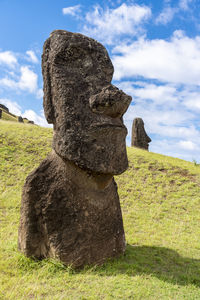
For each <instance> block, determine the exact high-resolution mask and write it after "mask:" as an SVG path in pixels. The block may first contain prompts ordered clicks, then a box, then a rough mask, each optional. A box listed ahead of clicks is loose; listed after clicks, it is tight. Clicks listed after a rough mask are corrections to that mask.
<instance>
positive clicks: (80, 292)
mask: <svg viewBox="0 0 200 300" xmlns="http://www.w3.org/2000/svg"><path fill="white" fill-rule="evenodd" d="M51 139H52V131H51V129H47V128H41V127H36V126H28V125H25V124H18V123H13V122H6V121H0V191H2V193H1V195H0V241H1V242H0V299H15V300H16V299H20V300H21V299H59V300H60V299H134V300H135V299H153V300H154V299H200V222H199V221H200V196H199V191H200V166H195V165H194V164H192V163H189V162H185V161H182V160H178V159H174V158H171V157H166V156H163V155H158V154H154V153H148V152H146V151H142V150H139V149H133V148H129V149H128V155H129V161H130V163H129V165H130V166H129V169H128V171H127V172H125V173H124V174H123V175H121V176H118V177H117V178H116V181H117V183H118V186H119V195H120V199H121V205H122V211H123V219H124V226H125V232H126V240H127V244H128V245H127V250H126V253H125V256H122V257H120V258H119V259H116V260H113V261H109V262H107V263H106V264H105V265H103V266H101V267H87V268H85V270H82V271H80V272H75V271H73V270H71V269H70V268H65V267H63V266H62V264H60V263H59V262H56V261H54V260H44V261H41V262H37V261H33V260H31V259H27V258H26V257H24V256H23V255H22V254H20V253H19V252H18V251H17V229H18V223H19V209H20V195H21V188H22V185H23V182H24V180H25V177H26V176H27V174H28V173H29V172H30V171H31V169H33V168H34V167H35V166H37V165H38V164H39V162H40V161H41V160H42V159H43V158H44V157H45V156H46V154H47V153H48V152H49V151H50V144H51Z"/></svg>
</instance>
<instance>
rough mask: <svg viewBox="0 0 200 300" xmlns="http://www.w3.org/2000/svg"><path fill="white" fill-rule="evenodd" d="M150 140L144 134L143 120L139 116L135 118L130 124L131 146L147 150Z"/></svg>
mask: <svg viewBox="0 0 200 300" xmlns="http://www.w3.org/2000/svg"><path fill="white" fill-rule="evenodd" d="M150 142H151V139H150V137H149V136H148V135H147V134H146V131H145V129H144V122H143V120H142V119H141V118H135V119H134V120H133V125H132V140H131V146H132V147H138V148H141V149H145V150H148V149H149V143H150Z"/></svg>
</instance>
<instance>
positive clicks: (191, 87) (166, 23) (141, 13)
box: [0, 0, 200, 162]
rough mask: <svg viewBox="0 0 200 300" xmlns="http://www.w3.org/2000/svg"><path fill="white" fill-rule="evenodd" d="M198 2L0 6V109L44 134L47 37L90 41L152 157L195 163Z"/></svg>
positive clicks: (199, 107)
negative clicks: (66, 34)
mask: <svg viewBox="0 0 200 300" xmlns="http://www.w3.org/2000/svg"><path fill="white" fill-rule="evenodd" d="M199 20H200V1H199V0H173V1H170V0H163V1H156V0H151V1H147V0H144V1H139V0H138V1H120V0H118V1H113V0H107V1H94V0H86V1H76V0H74V1H67V0H66V1H64V0H59V1H50V0H48V1H47V0H42V1H41V0H40V1H39V0H34V1H33V0H29V1H27V0H26V1H25V0H12V1H11V0H0V28H1V35H0V103H2V104H5V105H7V106H8V107H9V109H10V111H11V112H13V113H15V114H17V115H22V116H24V117H27V118H29V119H31V120H34V121H35V122H36V123H37V124H39V125H41V126H47V123H46V120H45V118H44V115H43V108H42V94H43V93H42V76H41V54H42V46H43V43H44V41H45V40H46V39H47V38H48V37H49V34H50V33H51V31H53V30H55V29H64V30H68V31H72V32H80V33H83V34H86V35H88V36H90V37H93V38H95V39H97V40H98V41H100V42H101V43H103V45H104V46H105V47H106V48H107V50H108V52H109V54H110V57H111V59H112V62H113V64H114V68H115V73H114V77H113V83H114V84H115V85H116V86H118V87H119V88H122V89H123V90H124V91H125V92H127V93H128V94H130V95H131V96H132V98H133V101H132V103H131V105H130V107H129V109H128V111H127V113H126V114H125V116H124V122H125V124H126V126H127V127H128V131H129V135H128V137H127V144H128V145H130V135H131V126H132V121H133V119H134V118H135V117H141V118H143V120H144V123H145V128H146V131H147V133H148V134H149V136H150V137H151V139H152V142H151V144H150V151H152V152H157V153H162V154H166V155H170V156H174V157H179V158H183V159H186V160H191V161H192V160H196V161H197V162H200V21H199Z"/></svg>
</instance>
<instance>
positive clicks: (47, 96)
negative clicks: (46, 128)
mask: <svg viewBox="0 0 200 300" xmlns="http://www.w3.org/2000/svg"><path fill="white" fill-rule="evenodd" d="M49 52H50V38H48V39H47V40H46V42H45V43H44V46H43V54H42V75H43V91H44V96H43V107H44V114H45V117H46V119H47V122H48V123H50V124H53V123H54V108H53V103H52V95H51V76H50V72H49V68H50V66H49Z"/></svg>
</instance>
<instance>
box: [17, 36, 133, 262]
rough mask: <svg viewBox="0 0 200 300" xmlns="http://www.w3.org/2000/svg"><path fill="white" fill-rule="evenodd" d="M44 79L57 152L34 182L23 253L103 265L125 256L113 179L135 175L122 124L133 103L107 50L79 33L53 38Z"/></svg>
mask: <svg viewBox="0 0 200 300" xmlns="http://www.w3.org/2000/svg"><path fill="white" fill-rule="evenodd" d="M42 73H43V79H44V102H43V104H44V112H45V116H46V119H47V121H48V122H49V123H52V124H53V130H54V135H53V150H52V152H51V153H50V154H49V156H48V157H47V158H46V159H45V160H43V161H42V163H41V164H40V165H39V167H38V168H37V169H36V170H34V171H33V172H32V173H31V174H30V175H29V176H28V177H27V179H26V182H25V185H24V188H23V194H22V205H21V219H20V227H19V239H18V245H19V249H20V251H22V252H23V253H24V254H25V255H27V256H31V257H36V258H39V259H41V258H45V257H56V258H58V259H60V260H61V261H62V262H63V263H64V264H66V265H69V264H70V265H72V266H74V267H82V266H84V265H85V264H102V263H103V262H104V261H105V260H106V259H107V258H112V257H115V256H118V255H120V254H122V253H124V251H125V235H124V229H123V221H122V215H121V209H120V203H119V197H118V194H117V185H116V183H115V181H114V178H113V175H117V174H121V173H122V172H124V171H125V170H126V169H127V167H128V160H127V154H126V144H125V138H126V135H127V129H126V127H125V126H124V124H123V120H122V116H123V114H124V113H125V111H126V110H127V108H128V106H129V104H130V101H131V97H130V96H128V95H126V94H125V93H124V92H122V91H121V90H119V89H118V88H117V87H115V86H113V85H112V84H111V80H112V75H113V65H112V62H111V60H110V58H109V56H108V53H107V51H106V49H105V48H104V47H103V46H102V45H101V44H100V43H98V42H97V41H95V40H93V39H91V38H88V37H86V36H84V35H81V34H78V33H71V32H68V31H64V30H56V31H53V32H52V34H51V35H50V38H48V39H47V41H46V42H45V44H44V48H43V55H42Z"/></svg>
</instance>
